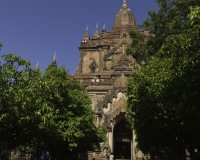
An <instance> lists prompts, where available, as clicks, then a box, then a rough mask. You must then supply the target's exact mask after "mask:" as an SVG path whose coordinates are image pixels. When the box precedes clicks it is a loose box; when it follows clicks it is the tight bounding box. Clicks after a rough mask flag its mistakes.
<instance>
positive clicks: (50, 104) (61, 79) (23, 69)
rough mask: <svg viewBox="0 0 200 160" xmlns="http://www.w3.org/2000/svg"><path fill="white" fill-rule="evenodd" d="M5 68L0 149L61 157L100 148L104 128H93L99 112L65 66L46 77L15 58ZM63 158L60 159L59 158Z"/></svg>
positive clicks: (1, 88) (7, 58)
mask: <svg viewBox="0 0 200 160" xmlns="http://www.w3.org/2000/svg"><path fill="white" fill-rule="evenodd" d="M2 58H3V59H4V63H3V64H1V65H0V72H1V74H0V83H1V84H0V142H1V145H0V149H1V152H3V150H6V151H11V150H14V149H16V148H18V147H21V146H27V147H28V148H31V150H32V152H33V153H35V156H36V157H37V158H38V157H40V156H41V153H42V151H49V152H51V153H53V154H54V155H57V159H64V157H62V156H63V155H65V154H66V153H68V152H71V151H76V152H84V151H87V150H94V149H96V148H98V147H99V142H102V141H103V140H104V139H103V138H104V129H102V128H97V127H96V126H95V125H94V124H93V120H94V112H93V111H92V109H91V102H90V99H89V97H88V96H87V95H86V93H85V92H84V86H83V85H82V84H81V83H80V81H79V80H77V79H75V78H72V77H70V76H69V74H68V73H67V71H66V70H65V68H64V67H63V66H62V67H48V68H47V69H46V71H45V72H44V73H42V72H39V71H36V70H35V69H32V68H31V67H30V62H28V61H27V60H24V59H22V58H20V57H17V56H15V55H14V54H9V55H5V56H2ZM59 157H60V158H59Z"/></svg>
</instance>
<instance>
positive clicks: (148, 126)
mask: <svg viewBox="0 0 200 160" xmlns="http://www.w3.org/2000/svg"><path fill="white" fill-rule="evenodd" d="M168 2H170V1H168ZM171 2H172V1H171ZM173 2H177V3H178V1H173ZM183 2H186V1H181V2H180V5H182V3H183ZM193 2H194V1H193ZM188 3H189V1H188ZM162 5H164V4H162ZM166 5H167V4H166ZM174 8H175V9H174V10H176V7H174ZM167 10H168V11H171V9H166V11H167ZM185 17H186V18H187V17H188V20H187V23H186V24H187V25H188V27H187V29H185V30H184V29H183V30H182V31H180V33H178V32H177V34H168V33H167V32H166V33H167V35H168V37H167V38H166V39H165V41H164V42H163V45H162V47H160V49H159V51H158V52H157V53H156V54H155V55H154V56H153V57H152V59H151V60H150V61H149V62H148V65H146V66H145V67H142V69H141V71H136V72H134V73H133V75H132V78H131V79H130V80H129V82H128V86H127V96H128V102H127V103H128V117H129V119H130V120H132V119H134V121H132V127H133V129H134V130H135V132H136V134H137V141H138V147H139V148H140V149H141V150H142V151H143V152H144V153H151V155H156V156H158V157H160V158H162V159H177V160H178V159H185V149H187V150H188V151H189V152H190V154H191V158H192V159H193V158H194V156H193V152H194V149H195V148H197V149H198V150H199V149H200V138H199V134H200V128H199V123H200V106H199V104H200V97H199V95H200V83H199V82H200V75H199V73H200V61H199V59H200V37H199V33H200V7H191V13H190V14H189V16H185ZM161 22H162V21H160V23H161ZM177 23H182V22H177ZM160 25H162V23H161V24H160ZM159 36H160V33H158V37H159ZM157 41H158V42H157ZM155 43H158V44H159V43H160V41H159V40H156V41H155Z"/></svg>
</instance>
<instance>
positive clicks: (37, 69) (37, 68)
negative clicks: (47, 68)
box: [35, 62, 40, 71]
mask: <svg viewBox="0 0 200 160" xmlns="http://www.w3.org/2000/svg"><path fill="white" fill-rule="evenodd" d="M39 64H40V62H37V64H36V67H35V70H36V71H39V70H40V68H39Z"/></svg>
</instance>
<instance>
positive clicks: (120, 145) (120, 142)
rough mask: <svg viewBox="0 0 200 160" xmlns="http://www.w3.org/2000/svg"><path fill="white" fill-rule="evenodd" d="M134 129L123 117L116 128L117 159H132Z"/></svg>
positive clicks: (115, 153) (115, 150)
mask: <svg viewBox="0 0 200 160" xmlns="http://www.w3.org/2000/svg"><path fill="white" fill-rule="evenodd" d="M132 138H133V134H132V130H131V128H130V126H129V123H128V122H127V121H126V120H125V119H122V120H121V121H119V122H118V123H117V124H116V126H115V128H114V157H115V159H131V150H132V146H131V143H132Z"/></svg>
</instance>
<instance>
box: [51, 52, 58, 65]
mask: <svg viewBox="0 0 200 160" xmlns="http://www.w3.org/2000/svg"><path fill="white" fill-rule="evenodd" d="M51 66H55V67H57V63H56V52H55V53H54V56H53V61H52V63H51Z"/></svg>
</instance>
